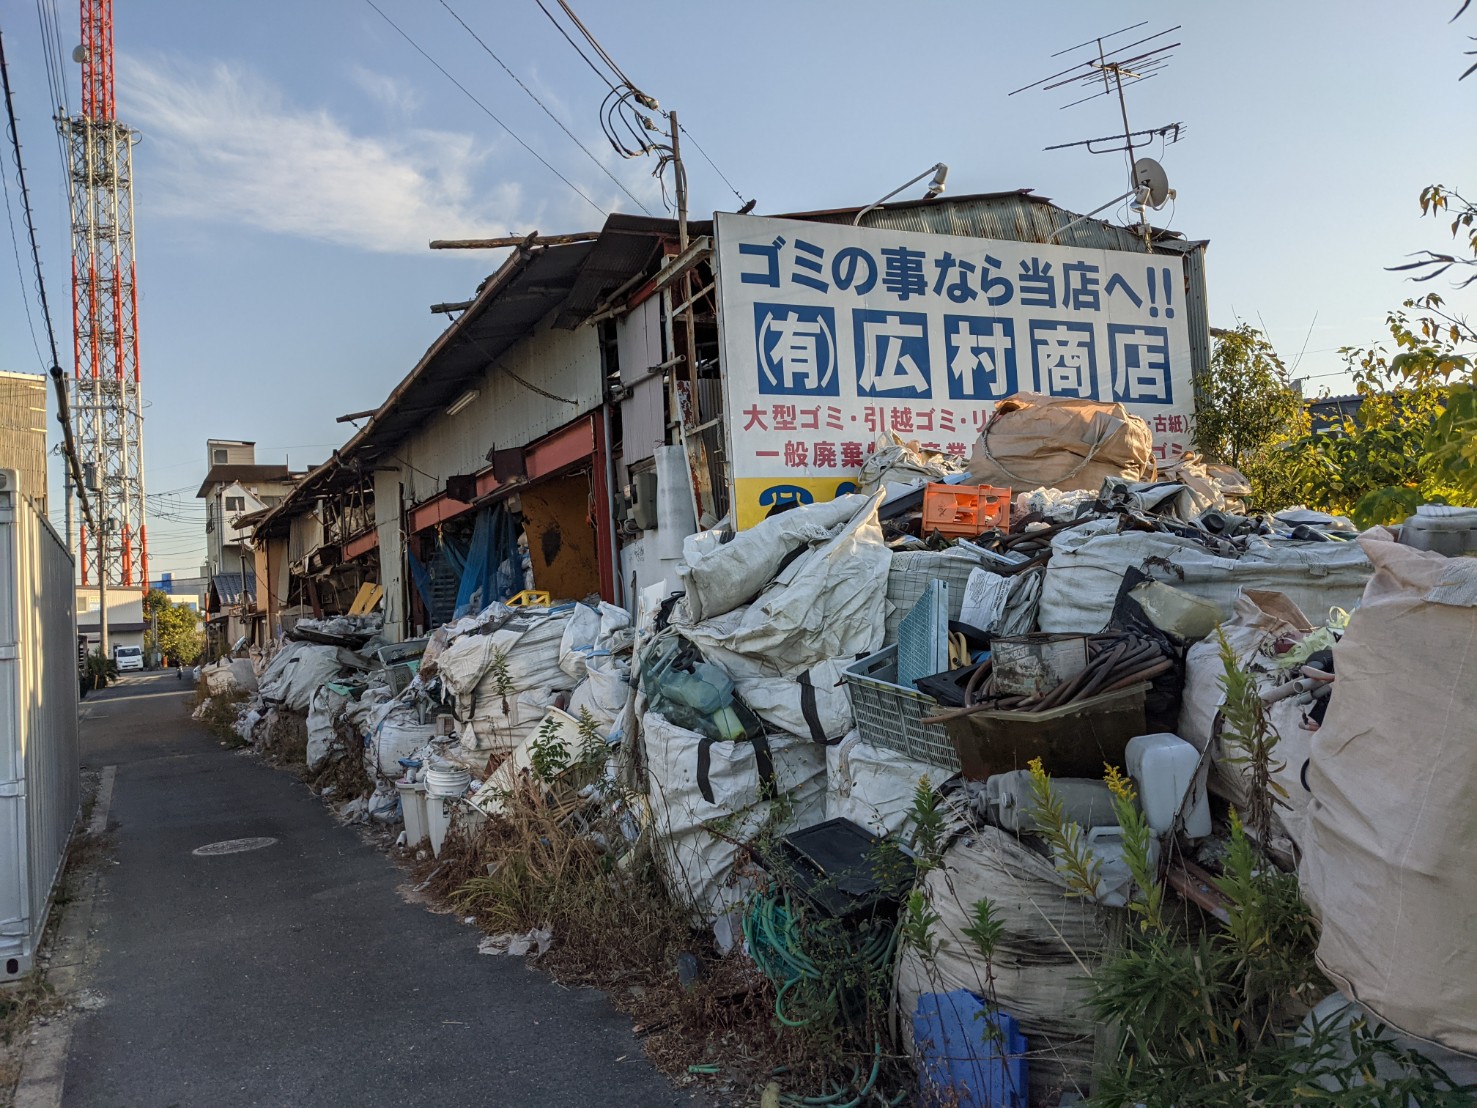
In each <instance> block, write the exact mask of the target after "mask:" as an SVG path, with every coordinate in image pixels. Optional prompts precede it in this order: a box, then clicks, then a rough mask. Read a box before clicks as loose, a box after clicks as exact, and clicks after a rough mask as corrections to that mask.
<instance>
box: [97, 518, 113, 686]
mask: <svg viewBox="0 0 1477 1108" xmlns="http://www.w3.org/2000/svg"><path fill="white" fill-rule="evenodd" d="M112 524H113V521H112V519H111V518H103V519H99V520H98V521H97V527H96V528H94V530H96V531H97V619H98V622H97V626H98V645H97V648H98V649H99V650H100V651H102V654H103V659H104V660H105V661H106V659H107V657H108V528H109V527H111V526H112Z"/></svg>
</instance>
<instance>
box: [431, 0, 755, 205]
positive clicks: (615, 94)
mask: <svg viewBox="0 0 1477 1108" xmlns="http://www.w3.org/2000/svg"><path fill="white" fill-rule="evenodd" d="M558 2H559V6H560V7H561V8H562V9H563V10H564V13H565V14H566V15H567V16H569V18H570V21H571V22H573V23H574V25H575V26H576V27H578V28H579V31H580V34H582V35H583V36H584V37H585V40H586V41H587V42H589V43H590V45H591V46H592V47H594V49H595V52H596V53H597V54H598V55H599V56H600V58H601V59H602V60H603V61H604V62H605V63H606V65H608V66H609V67H610V69H611V72H612V73H614V74H615V75H616V76H617V77H619V78H620V80H621V82H622V85H616V84H615V83H614V82H613V81H611V79H610V78H609V77H608V76H606V74H604V73H603V72H601V70H600V67H599V66H597V65H596V64H595V63H594V62H592V61H591V60H590V57H589V55H588V54H586V53H585V51H584V50H583V49H582V48H581V47H580V44H579V43H577V42H575V41H574V39H573V38H571V37H570V34H569V32H568V31H566V30H565V29H564V25H563V24H562V23H560V22H559V20H558V19H556V18H555V16H554V13H553V12H551V11H549V9H548V8H547V7H546V6H545V5H544V0H534V3H536V4H537V5H538V7H539V11H541V12H543V13H544V15H545V17H547V19H548V20H549V22H550V23H552V24H553V25H554V29H555V30H557V31H558V32H559V34H560V35H562V36H563V38H564V41H565V42H567V43H569V45H570V46H571V47H572V48H573V50H574V52H575V53H576V54H578V55H579V56H580V58H581V60H583V61H584V63H585V64H586V65H587V66H589V67H590V70H591V72H593V73H594V74H595V76H597V77H599V78H600V80H601V81H603V82H604V83H605V86H606V88H608V89H609V90H610V92H609V93H608V94H607V95H606V98H605V102H604V103H603V104H602V105H601V112H600V115H601V126H602V128H604V130H605V132H606V138H608V139H610V142H611V145H612V146H614V147H615V148H616V150H617V151H619V152H620V153H621V155H622V156H624V157H628V158H629V157H636V156H639V155H640V154H644V153H646V152H647V151H648V149H649V146H648V144H647V143H646V140H645V138H644V136H642V135H640V134H639V133H638V132H636V131H635V128H634V125H633V124H632V123H631V122H630V120H629V118H626V117H625V116H621V117H620V118H621V122H623V123H625V125H626V127H627V129H628V130H630V131H632V133H633V134H635V136H636V140H637V147H638V149H636V150H634V151H632V150H628V149H626V147H625V146H624V143H623V142H622V141H621V140H619V139H617V138H616V137H615V136H614V135H612V133H611V129H612V127H613V126H614V124H613V122H612V119H613V118H614V117H616V116H617V114H618V113H619V111H620V109H621V107H622V104H623V102H624V101H625V100H626V99H627V98H628V97H629V96H630V95H632V94H636V95H637V96H638V98H639V97H640V96H641V95H644V94H641V93H639V91H638V90H637V89H636V86H635V85H633V84H632V83H631V81H630V79H629V78H627V77H626V75H625V73H624V72H623V71H622V70H621V68H620V66H618V65H616V63H615V60H614V59H613V58H612V57H611V56H610V54H609V52H608V51H606V49H605V48H604V47H603V46H601V45H600V43H599V42H598V41H596V39H595V36H594V35H593V34H591V33H590V31H589V29H588V28H587V27H586V26H585V25H584V24H583V23H581V22H580V18H579V16H577V15H575V13H574V10H573V9H572V8H571V7H570V6H569V4H568V3H566V2H565V0H558ZM441 3H443V4H444V3H446V0H441ZM653 107H654V102H653ZM663 114H665V113H663ZM682 133H683V134H684V135H686V136H687V137H688V139H689V140H690V141H691V142H692V145H693V146H695V147H696V148H697V152H698V153H699V154H701V155H702V158H703V160H704V161H705V162H707V163H708V164H709V165H710V166H712V167H713V172H714V173H716V174H718V176H719V177H720V178H721V179H722V181H723V183H724V184H725V185H727V186H728V189H729V191H730V192H732V193H733V194H734V196H736V197H738V201H739V203H740V204H741V205H742V204H744V203H746V201H745V199H744V196H743V194H742V193H741V192H739V190H738V189H736V188H734V185H733V182H732V181H730V180H729V179H728V175H727V174H725V173H724V172H723V170H721V169H719V168H718V163H717V162H715V161H714V160H713V159H712V157H710V156H709V154H708V152H707V151H706V150H704V149H703V147H702V144H701V143H700V142H698V141H697V139H695V138H693V136H692V132H691V131H689V130H688V129H687V127H686V125H685V124H684V125H682ZM658 172H660V168H659V170H658ZM643 210H644V209H643ZM648 214H649V213H648Z"/></svg>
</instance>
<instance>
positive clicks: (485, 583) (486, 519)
mask: <svg viewBox="0 0 1477 1108" xmlns="http://www.w3.org/2000/svg"><path fill="white" fill-rule="evenodd" d="M517 562H518V529H517V526H516V524H515V523H514V522H513V517H512V515H511V514H510V513H509V512H508V511H507V510H506V509H504V508H503V507H502V505H500V504H494V505H492V506H491V507H488V508H484V509H482V511H480V512H478V513H477V522H476V524H475V526H474V527H473V528H472V541H471V543H470V544H469V546H468V548H467V553H466V559H465V565H464V566H463V567H462V575H461V578H462V579H461V587H460V588H459V589H458V590H457V594H456V613H455V615H454V617H453V618H455V619H461V618H462V617H463V616H469V615H475V614H476V613H478V612H480V611H481V610H482V609H483V608H485V607H487V605H489V604H492V603H494V602H495V601H498V600H506V599H508V597H510V596H512V595H513V594H514V593H516V592H517V591H518V590H519V589H520V588H522V585H521V584H519V583H518V580H517V579H515V578H514V576H513V574H512V572H511V571H510V569H509V567H510V566H513V565H516V564H517Z"/></svg>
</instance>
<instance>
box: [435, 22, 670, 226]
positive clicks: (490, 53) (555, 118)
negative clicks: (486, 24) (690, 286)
mask: <svg viewBox="0 0 1477 1108" xmlns="http://www.w3.org/2000/svg"><path fill="white" fill-rule="evenodd" d="M440 3H441V6H442V7H443V8H445V9H446V10H447V11H448V12H450V13H451V18H453V19H455V20H456V21H457V22H458V23H460V24H461V25H462V29H463V30H465V31H466V32H467V34H469V35H471V36H472V38H473V39H475V40H476V42H477V45H478V46H480V47H482V49H483V50H484V51H486V53H487V56H488V57H489V58H491V59H492V60H493V61H495V62H497V64H498V65H499V66H501V67H502V70H503V72H504V73H506V74H507V75H508V76H509V77H511V78H512V79H513V81H514V83H515V84H517V86H518V87H519V88H521V89H522V90H523V91H524V92H526V93H528V98H529V99H530V100H532V101H533V102H534V103H535V104H537V105H538V106H539V107H540V108H542V109H543V111H544V114H545V115H546V116H548V117H549V118H550V119H552V120H553V121H554V122H555V123H556V124H557V125H558V127H559V129H560V130H561V131H563V132H564V133H565V134H566V135H568V136H569V140H570V141H571V142H573V143H574V144H575V145H576V146H578V147H579V148H580V149H581V150H582V151H584V154H585V157H587V158H589V159H590V161H591V162H593V163H594V165H595V168H597V169H599V170H600V172H601V173H603V174H605V175H606V176H607V177H609V178H610V179H611V180H612V181H614V182H615V186H616V188H618V189H620V190H621V191H622V192H623V193H625V194H626V195H627V196H629V197H630V198H631V203H633V204H635V205H636V206H637V207H638V208H640V209H641V210H642V211H643V212H645V213H646V214H647V215H650V214H651V210H650V209H649V208H647V206H646V205H645V204H643V203H641V201H640V200H638V199H637V198H636V196H635V195H634V194H633V193H632V192H631V190H630V189H628V188H626V186H625V185H624V184H623V183H622V182H621V179H620V178H619V177H617V176H616V175H615V174H614V173H612V172H611V171H610V170H609V169H608V168H607V167H606V166H605V165H603V164H602V163H601V162H600V160H599V159H598V158H596V157H595V155H594V154H592V153H590V148H589V147H588V146H586V145H585V144H584V143H583V142H581V141H580V140H579V139H578V138H577V137H576V136H575V134H574V132H573V131H571V130H570V129H569V128H568V127H566V126H565V125H564V121H563V120H562V119H560V118H559V117H558V116H557V115H555V114H554V113H553V112H552V111H550V110H549V108H548V106H547V105H546V104H545V103H544V102H543V101H542V100H540V99H539V98H538V96H536V95H535V94H534V91H533V90H532V89H531V88H529V87H528V86H527V85H525V84H524V83H523V82H522V80H520V79H519V77H518V74H516V73H514V72H513V71H512V70H511V69H509V68H508V66H507V64H506V63H505V62H504V61H503V60H502V58H500V57H498V56H497V55H496V54H495V53H493V50H492V47H490V46H488V45H487V43H485V42H484V41H482V36H481V35H479V34H478V33H477V32H476V31H474V30H472V28H471V27H469V26H467V21H466V20H465V19H463V18H462V17H461V16H459V15H458V14H457V13H456V9H455V8H453V7H452V6H451V5H450V4H448V3H447V2H446V0H440Z"/></svg>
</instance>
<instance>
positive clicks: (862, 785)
mask: <svg viewBox="0 0 1477 1108" xmlns="http://www.w3.org/2000/svg"><path fill="white" fill-rule="evenodd" d="M951 776H953V775H952V773H951V772H950V771H949V770H947V769H943V768H941V767H939V766H931V765H928V764H926V763H924V762H914V761H912V760H911V759H909V758H905V757H904V756H903V755H901V754H899V753H898V752H897V751H895V750H888V749H887V748H886V747H884V746H876V745H874V744H872V743H868V742H863V741H862V738H861V735H859V734H858V733H857V732H855V731H853V732H851V734H849V735H847V736H846V737H845V738H844V739H842V740H841V741H840V742H839V743H837V744H836V745H835V746H831V747H827V748H826V818H827V819H849V820H851V822H852V823H855V824H857V825H859V826H861V827H865V828H866V829H867V830H868V831H870V832H872V834H874V835H881V836H884V837H886V836H888V835H895V836H898V837H899V838H902V839H904V840H906V839H907V837H908V834H909V832H910V831H911V829H912V823H913V807H914V806H913V798H914V795H915V794H916V793H917V790H918V785H919V782H922V783H923V784H925V785H927V786H928V787H929V788H930V789H936V788H938V787H939V786H940V785H942V784H943V783H944V782H945V781H947V780H948V779H949V778H950V777H951Z"/></svg>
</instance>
